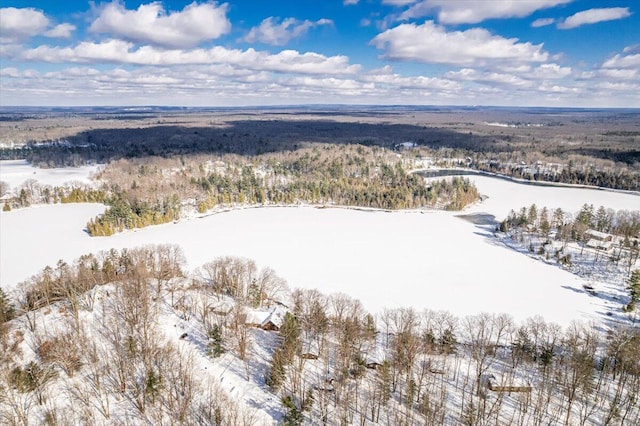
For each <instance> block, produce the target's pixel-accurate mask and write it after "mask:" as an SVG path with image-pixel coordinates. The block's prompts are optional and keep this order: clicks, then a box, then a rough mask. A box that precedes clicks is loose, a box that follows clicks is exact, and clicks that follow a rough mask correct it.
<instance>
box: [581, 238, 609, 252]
mask: <svg viewBox="0 0 640 426" xmlns="http://www.w3.org/2000/svg"><path fill="white" fill-rule="evenodd" d="M587 247H589V248H592V249H596V250H601V251H609V250H611V249H612V248H613V243H612V242H611V241H602V240H596V239H595V238H590V239H589V240H588V241H587Z"/></svg>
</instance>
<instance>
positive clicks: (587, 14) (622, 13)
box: [558, 7, 631, 30]
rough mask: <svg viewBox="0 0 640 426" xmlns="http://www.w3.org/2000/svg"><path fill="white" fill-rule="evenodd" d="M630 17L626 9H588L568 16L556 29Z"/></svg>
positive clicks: (566, 28)
mask: <svg viewBox="0 0 640 426" xmlns="http://www.w3.org/2000/svg"><path fill="white" fill-rule="evenodd" d="M629 16H631V12H629V8H628V7H607V8H601V9H589V10H583V11H582V12H578V13H576V14H575V15H571V16H569V17H568V18H567V19H565V20H564V21H563V22H560V23H558V28H560V29H563V30H568V29H571V28H576V27H579V26H581V25H586V24H596V23H598V22H604V21H614V20H617V19H623V18H627V17H629Z"/></svg>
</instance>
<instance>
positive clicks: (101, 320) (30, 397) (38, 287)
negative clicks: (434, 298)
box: [0, 245, 640, 425]
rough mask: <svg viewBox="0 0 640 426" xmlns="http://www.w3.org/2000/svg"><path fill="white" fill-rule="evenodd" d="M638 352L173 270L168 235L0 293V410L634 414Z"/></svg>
mask: <svg viewBox="0 0 640 426" xmlns="http://www.w3.org/2000/svg"><path fill="white" fill-rule="evenodd" d="M426 305H427V306H428V303H426ZM256 312H281V313H282V314H283V315H282V317H281V321H279V322H278V321H276V322H275V324H272V325H274V326H273V327H271V328H269V329H268V330H267V329H261V328H257V327H255V326H254V325H253V324H249V322H250V320H249V319H248V318H249V316H250V315H251V314H252V313H256ZM639 351H640V334H639V331H638V328H637V327H632V326H627V325H624V324H616V325H614V326H612V327H611V328H610V329H609V330H608V331H606V332H605V331H604V330H603V329H602V328H600V327H598V326H596V325H593V324H587V323H581V322H575V323H573V324H572V325H570V326H568V327H565V328H563V327H560V326H558V325H555V324H552V323H547V322H545V321H544V319H542V318H540V317H535V318H530V319H528V320H526V321H523V322H516V321H514V320H513V319H512V318H511V317H510V316H509V315H505V314H499V313H492V314H488V313H483V314H477V315H469V316H465V317H461V318H458V317H455V316H453V315H451V314H450V313H447V312H436V311H431V310H429V309H425V310H424V311H422V312H418V311H416V310H414V309H407V308H395V309H387V310H384V311H383V312H378V313H375V314H371V313H368V312H367V311H366V310H365V309H364V308H363V306H362V304H361V303H360V302H359V301H358V300H355V299H352V298H350V297H349V296H347V295H344V294H340V293H337V294H330V295H325V294H322V293H321V292H319V291H317V290H301V289H293V290H290V289H289V287H288V285H287V283H286V282H284V280H282V279H281V278H279V277H278V276H277V274H276V273H275V271H273V270H271V269H270V268H268V267H263V268H258V267H257V266H256V264H255V262H253V261H252V260H249V259H244V258H234V257H223V258H217V259H213V260H212V261H211V262H209V263H206V264H204V265H202V266H200V267H199V268H196V269H195V270H193V271H187V270H186V269H185V266H184V257H183V255H182V252H181V249H180V248H179V247H177V246H172V245H158V246H146V247H140V248H136V249H130V250H121V251H116V250H110V251H107V252H100V253H96V254H87V255H84V256H82V257H80V258H78V259H77V260H76V261H75V262H73V263H71V264H67V263H65V262H62V261H61V262H59V263H58V264H57V265H55V266H53V267H47V268H45V269H44V270H42V271H41V272H40V273H38V274H36V275H35V276H33V277H32V278H31V279H29V280H28V281H27V282H25V283H24V285H23V286H21V287H20V289H19V290H18V292H17V294H16V297H14V298H11V299H9V298H8V297H7V296H6V295H5V294H4V293H2V292H0V421H1V422H2V423H3V424H7V425H14V424H16V425H27V424H34V423H38V424H48V425H54V424H55V425H66V424H78V423H83V424H112V423H121V424H150V423H151V424H173V423H175V422H177V423H180V424H203V425H204V424H216V425H217V424H220V425H253V424H266V423H272V422H277V423H281V424H287V425H298V424H327V425H338V424H362V425H364V424H397V425H418V424H421V425H422V424H426V425H442V424H456V425H458V424H459V425H512V424H520V425H543V424H567V425H568V424H579V425H627V424H637V423H638V421H640V408H639V407H640V404H639V403H638V402H639V401H638V396H639V395H640V360H639V358H638V356H637V354H638V352H639ZM222 372H224V380H220V379H219V378H218V375H219V374H222ZM214 378H215V379H214ZM237 387H242V389H244V390H243V391H242V393H241V394H239V395H238V394H234V393H233V392H234V389H235V388H237ZM251 401H253V403H251Z"/></svg>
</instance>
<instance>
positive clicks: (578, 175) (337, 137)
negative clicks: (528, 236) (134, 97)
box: [0, 116, 640, 190]
mask: <svg viewBox="0 0 640 426" xmlns="http://www.w3.org/2000/svg"><path fill="white" fill-rule="evenodd" d="M303 117H304V116H303ZM469 124H470V125H469V126H468V128H470V129H473V126H471V124H473V123H469ZM559 128H560V127H559ZM564 131H565V132H566V131H567V130H564ZM636 133H637V132H628V131H613V130H612V131H606V132H604V133H602V134H601V135H599V136H592V137H587V136H585V137H584V138H583V139H579V138H578V136H577V135H576V136H575V137H572V136H570V135H569V136H563V138H564V139H566V140H567V143H558V142H557V141H556V140H555V139H554V138H551V137H549V138H541V137H540V136H535V135H533V134H527V133H523V131H520V133H519V134H513V133H510V130H507V131H499V132H496V133H492V134H486V132H477V131H476V132H474V131H468V132H462V131H455V130H453V129H451V128H447V127H432V126H419V125H409V124H393V123H391V122H380V123H364V122H342V121H332V120H328V119H327V120H317V119H316V120H310V119H302V118H301V119H299V120H292V119H286V120H283V119H273V120H265V119H255V120H252V119H244V120H236V121H229V122H226V123H225V124H220V123H217V124H215V125H214V124H211V125H209V126H207V125H204V123H203V124H202V125H200V126H191V125H189V126H187V125H184V126H181V125H177V124H170V125H156V126H151V127H140V128H107V129H93V130H86V131H82V132H79V133H77V134H75V135H73V136H70V137H66V138H64V139H63V140H62V142H60V141H59V140H58V141H49V143H43V142H42V141H38V142H30V143H27V144H26V145H24V146H23V148H21V149H15V148H13V149H0V158H1V159H11V158H14V159H15V158H26V159H28V160H29V161H30V162H32V163H33V164H34V165H36V166H39V167H57V166H78V165H81V164H85V163H87V162H99V163H108V162H110V161H114V160H118V159H122V158H125V159H132V158H146V157H162V158H170V157H173V156H189V155H197V154H208V155H225V154H236V155H241V156H254V155H261V154H265V153H276V152H288V151H295V150H298V149H301V148H303V147H309V146H312V145H315V144H332V145H345V144H346V145H352V144H355V145H361V146H366V147H372V146H377V147H383V148H388V149H391V150H393V149H396V147H397V146H398V145H399V144H402V143H404V142H411V143H413V144H415V145H416V149H415V152H414V153H413V155H419V156H428V157H435V158H464V159H467V160H468V161H467V162H466V164H465V165H466V166H468V167H471V168H475V169H478V170H488V171H494V172H499V173H502V174H505V175H508V176H515V177H524V178H527V179H535V180H542V181H553V182H563V183H572V184H584V185H595V186H601V187H607V188H615V189H626V190H640V166H639V164H640V149H638V146H637V138H638V135H637V134H636ZM564 139H563V140H564ZM536 161H542V162H550V163H558V164H564V165H565V166H566V167H564V168H563V170H562V171H561V172H558V173H553V174H550V173H531V174H527V175H525V176H521V174H522V173H521V168H519V167H515V165H517V164H519V163H522V162H525V163H527V164H529V163H531V162H534V163H535V162H536Z"/></svg>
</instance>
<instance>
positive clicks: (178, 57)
mask: <svg viewBox="0 0 640 426" xmlns="http://www.w3.org/2000/svg"><path fill="white" fill-rule="evenodd" d="M21 56H22V59H24V60H29V61H41V62H58V63H63V62H68V63H123V64H135V65H158V66H170V65H183V64H228V65H232V66H234V67H241V68H246V69H252V70H258V71H259V70H267V71H275V72H292V73H303V74H334V75H335V74H353V73H356V72H358V71H359V70H360V66H359V65H351V64H349V58H347V57H346V56H324V55H321V54H319V53H314V52H306V53H299V52H297V51H295V50H283V51H281V52H279V53H277V54H270V53H268V52H264V51H256V50H254V49H247V50H239V49H227V48H225V47H222V46H215V47H212V48H210V49H192V50H181V49H173V50H166V49H161V48H156V47H153V46H141V47H137V48H136V47H135V45H134V44H133V43H131V42H127V41H123V40H108V41H104V42H101V43H93V42H82V43H80V44H78V45H76V46H73V47H50V46H39V47H36V48H34V49H29V50H26V51H24V52H23V53H22V55H21Z"/></svg>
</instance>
